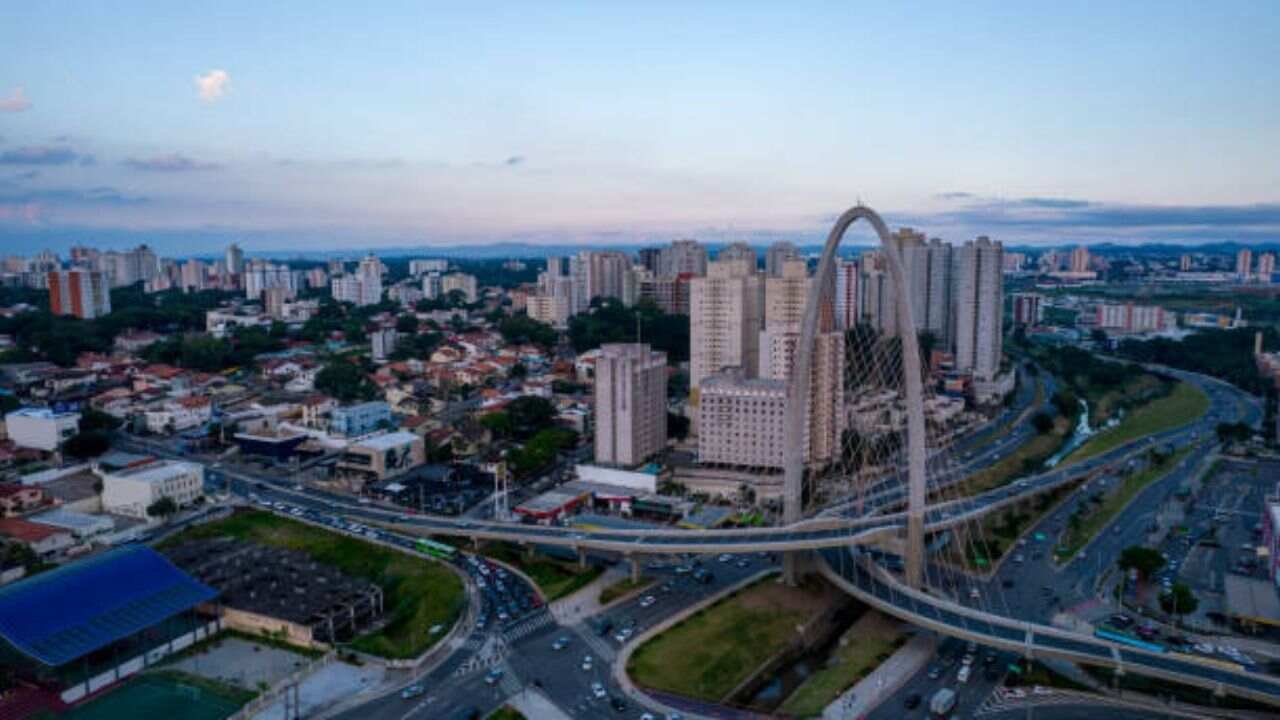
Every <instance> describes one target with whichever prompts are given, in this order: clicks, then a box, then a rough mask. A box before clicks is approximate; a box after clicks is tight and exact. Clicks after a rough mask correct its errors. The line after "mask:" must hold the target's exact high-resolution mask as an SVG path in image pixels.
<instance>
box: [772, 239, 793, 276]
mask: <svg viewBox="0 0 1280 720" xmlns="http://www.w3.org/2000/svg"><path fill="white" fill-rule="evenodd" d="M799 257H800V250H799V248H797V247H796V246H795V245H793V244H792V243H789V242H787V241H786V240H780V241H778V242H776V243H774V244H772V245H770V246H769V249H768V250H765V253H764V274H765V275H767V276H769V277H781V276H782V266H783V264H784V263H785V262H787V261H788V260H795V259H797V258H799Z"/></svg>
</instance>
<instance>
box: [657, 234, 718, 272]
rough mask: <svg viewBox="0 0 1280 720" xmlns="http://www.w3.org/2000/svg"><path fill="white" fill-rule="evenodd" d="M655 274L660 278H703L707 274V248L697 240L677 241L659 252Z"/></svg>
mask: <svg viewBox="0 0 1280 720" xmlns="http://www.w3.org/2000/svg"><path fill="white" fill-rule="evenodd" d="M654 274H655V275H657V276H659V277H675V276H677V275H692V276H694V277H702V276H703V275H706V274H707V248H706V247H704V246H703V245H702V243H700V242H698V241H697V240H676V241H675V242H673V243H671V245H670V247H665V248H662V250H661V251H660V252H659V254H658V268H657V270H656V271H655V273H654Z"/></svg>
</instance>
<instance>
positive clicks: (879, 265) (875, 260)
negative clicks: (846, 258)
mask: <svg viewBox="0 0 1280 720" xmlns="http://www.w3.org/2000/svg"><path fill="white" fill-rule="evenodd" d="M858 266H859V269H860V271H861V272H860V274H859V276H858V310H859V312H860V313H861V315H860V317H859V322H861V323H862V324H865V325H867V326H869V327H871V328H872V329H874V330H876V331H878V332H879V333H880V334H881V335H884V336H885V337H897V335H898V296H897V291H896V290H895V289H894V288H895V287H896V286H895V285H894V283H893V276H892V275H891V274H890V273H889V262H888V260H887V259H886V258H885V256H884V253H883V252H881V251H879V250H872V251H870V252H867V253H863V255H862V257H860V258H858Z"/></svg>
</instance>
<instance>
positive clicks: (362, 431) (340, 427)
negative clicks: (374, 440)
mask: <svg viewBox="0 0 1280 720" xmlns="http://www.w3.org/2000/svg"><path fill="white" fill-rule="evenodd" d="M382 422H387V423H390V422H391V406H390V405H388V404H386V403H385V402H382V401H380V400H374V401H372V402H365V403H359V404H357V405H347V406H345V407H339V408H334V409H333V410H332V411H331V412H330V413H329V430H330V431H331V432H333V433H336V434H338V435H345V436H347V437H355V436H357V435H367V434H369V433H371V432H373V431H374V430H377V429H378V424H379V423H382Z"/></svg>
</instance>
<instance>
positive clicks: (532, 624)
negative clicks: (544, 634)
mask: <svg viewBox="0 0 1280 720" xmlns="http://www.w3.org/2000/svg"><path fill="white" fill-rule="evenodd" d="M553 622H554V620H553V619H552V617H551V614H550V613H548V612H546V611H544V610H540V611H538V612H536V613H534V614H532V615H529V616H528V617H526V618H524V619H522V620H520V621H518V622H516V624H515V625H512V626H511V627H510V628H508V629H506V630H504V631H502V637H503V639H504V640H506V641H507V642H508V643H514V642H516V641H517V640H519V639H521V638H523V637H525V636H527V635H529V634H530V633H533V632H536V631H538V630H541V629H542V628H544V627H546V626H548V625H550V624H552V623H553Z"/></svg>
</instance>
